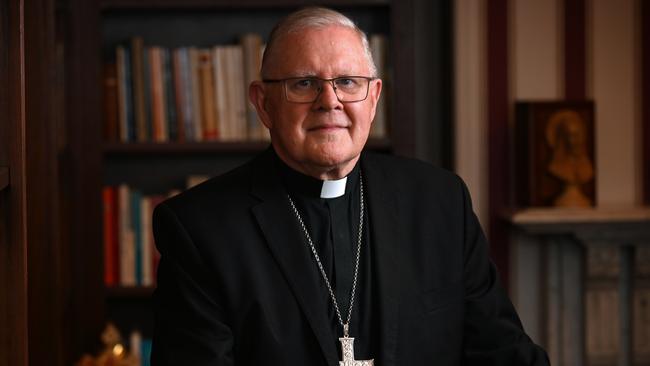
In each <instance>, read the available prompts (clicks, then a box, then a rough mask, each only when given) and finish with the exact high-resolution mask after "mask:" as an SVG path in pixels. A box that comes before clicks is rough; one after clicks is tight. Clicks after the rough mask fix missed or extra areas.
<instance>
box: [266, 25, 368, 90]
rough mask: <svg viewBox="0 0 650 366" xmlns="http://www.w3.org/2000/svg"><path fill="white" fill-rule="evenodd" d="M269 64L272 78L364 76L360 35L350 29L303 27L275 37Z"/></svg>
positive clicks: (339, 27) (366, 63) (363, 58)
mask: <svg viewBox="0 0 650 366" xmlns="http://www.w3.org/2000/svg"><path fill="white" fill-rule="evenodd" d="M271 61H272V62H271V64H270V66H271V67H270V72H271V73H272V74H274V77H289V76H304V75H315V76H320V77H328V78H329V77H336V76H341V75H367V74H368V72H369V67H368V60H367V59H366V56H365V50H364V47H363V43H362V41H361V38H360V36H359V34H358V33H357V32H356V31H355V30H353V29H350V28H346V27H341V26H329V27H320V28H306V29H302V30H299V31H296V32H293V33H289V34H285V35H283V36H282V37H280V38H279V39H278V42H277V43H276V49H275V50H274V52H273V57H272V60H271Z"/></svg>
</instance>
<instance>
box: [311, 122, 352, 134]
mask: <svg viewBox="0 0 650 366" xmlns="http://www.w3.org/2000/svg"><path fill="white" fill-rule="evenodd" d="M347 128H348V127H347V126H342V125H332V124H324V125H318V126H314V127H310V128H308V129H307V132H329V131H336V130H343V129H347Z"/></svg>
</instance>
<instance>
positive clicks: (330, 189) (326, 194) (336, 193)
mask: <svg viewBox="0 0 650 366" xmlns="http://www.w3.org/2000/svg"><path fill="white" fill-rule="evenodd" d="M347 182H348V177H343V178H341V179H337V180H324V181H323V187H322V188H321V191H320V198H336V197H341V196H342V195H344V194H345V184H346V183H347Z"/></svg>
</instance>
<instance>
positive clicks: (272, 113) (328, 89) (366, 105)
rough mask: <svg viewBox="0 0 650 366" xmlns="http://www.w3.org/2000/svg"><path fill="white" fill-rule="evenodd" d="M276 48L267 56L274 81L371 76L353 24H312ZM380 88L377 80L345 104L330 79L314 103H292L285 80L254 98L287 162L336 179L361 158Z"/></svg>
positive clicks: (257, 88) (258, 89) (263, 87)
mask: <svg viewBox="0 0 650 366" xmlns="http://www.w3.org/2000/svg"><path fill="white" fill-rule="evenodd" d="M275 46H276V48H275V49H274V50H273V54H272V55H271V58H270V59H269V60H267V62H268V64H267V66H268V67H267V70H268V72H267V74H268V75H265V76H266V77H267V78H269V79H284V78H289V77H297V76H315V77H319V78H323V79H331V78H335V77H340V76H372V75H371V74H370V71H371V70H370V67H369V65H368V60H367V59H366V57H365V55H364V49H363V45H362V42H361V39H360V38H359V36H358V35H357V34H356V32H354V31H353V30H351V29H348V28H344V27H338V26H331V27H325V28H308V29H305V30H302V31H300V32H296V33H293V34H289V35H286V36H284V37H281V38H280V39H278V43H276V45H275ZM380 92H381V80H374V81H371V82H370V87H369V91H368V97H367V98H366V99H365V100H364V101H361V102H354V103H341V102H339V101H338V99H337V97H336V94H335V93H334V90H333V88H332V84H331V83H327V82H326V83H324V84H323V90H322V91H321V93H320V95H319V96H318V98H317V99H316V101H314V102H313V103H292V102H288V101H287V100H286V98H285V95H284V89H283V84H282V83H263V84H262V83H258V84H257V85H255V84H254V85H253V86H252V88H251V99H252V100H253V103H254V104H255V105H256V107H257V109H258V113H259V114H260V118H261V119H262V121H263V123H264V124H265V125H266V127H267V128H269V130H270V133H271V139H272V143H273V146H274V148H275V150H276V152H277V153H278V155H279V156H280V157H281V158H282V160H284V161H285V162H286V163H287V164H288V165H290V166H291V167H292V168H294V169H297V170H299V171H302V172H303V173H307V174H309V175H312V176H316V175H317V176H319V177H321V178H325V177H328V178H334V177H335V176H336V175H340V174H343V175H344V174H347V173H348V172H349V169H351V168H352V167H353V166H354V164H355V163H356V161H357V160H358V158H359V154H360V153H361V150H362V149H363V146H364V144H365V143H366V140H367V138H368V133H369V131H370V125H371V123H372V119H373V118H374V115H375V107H376V105H377V100H378V98H379V94H380ZM339 173H340V174H339ZM332 174H333V176H332Z"/></svg>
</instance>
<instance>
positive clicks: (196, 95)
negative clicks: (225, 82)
mask: <svg viewBox="0 0 650 366" xmlns="http://www.w3.org/2000/svg"><path fill="white" fill-rule="evenodd" d="M188 55H189V63H190V85H191V90H192V92H191V94H192V100H191V103H192V121H193V123H192V126H193V130H194V140H195V141H203V109H202V107H201V82H200V77H199V74H200V71H199V50H198V49H197V48H196V47H190V48H189V50H188Z"/></svg>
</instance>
